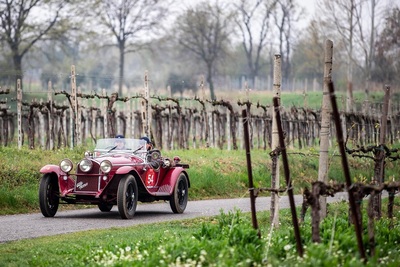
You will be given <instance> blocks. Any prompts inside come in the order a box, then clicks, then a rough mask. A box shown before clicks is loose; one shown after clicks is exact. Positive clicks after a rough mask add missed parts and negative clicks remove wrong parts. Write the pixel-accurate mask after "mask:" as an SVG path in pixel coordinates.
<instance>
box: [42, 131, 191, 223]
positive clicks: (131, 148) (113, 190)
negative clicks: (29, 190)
mask: <svg viewBox="0 0 400 267" xmlns="http://www.w3.org/2000/svg"><path fill="white" fill-rule="evenodd" d="M117 141H121V140H120V139H114V138H107V139H100V140H98V141H97V144H96V147H95V149H94V151H93V152H86V153H85V157H84V158H83V159H82V160H81V161H80V162H79V163H77V164H75V166H74V164H73V163H72V161H71V160H69V159H64V160H62V161H61V162H60V164H59V165H46V166H44V167H42V168H41V169H40V172H41V173H42V174H43V176H42V179H41V181H40V186H39V202H40V210H41V212H42V214H43V215H44V216H45V217H54V215H55V214H56V213H57V210H58V206H59V204H93V205H97V206H98V207H99V209H100V210H101V211H104V212H108V211H110V210H111V209H112V207H113V206H114V205H117V207H118V211H119V214H120V216H121V217H122V218H123V219H131V218H132V217H133V216H134V214H135V211H136V206H137V202H138V201H141V202H152V201H157V200H169V203H170V206H171V209H172V211H173V212H174V213H183V212H184V210H185V208H186V205H187V201H188V189H189V187H190V181H189V176H188V173H187V171H186V169H188V168H189V165H188V164H183V163H181V161H180V158H179V157H175V158H174V159H172V160H171V159H168V158H163V157H162V156H161V153H160V151H159V150H150V151H147V149H146V141H144V140H141V139H127V138H125V139H123V140H122V141H123V142H124V147H122V148H121V147H119V146H117V145H116V142H117Z"/></svg>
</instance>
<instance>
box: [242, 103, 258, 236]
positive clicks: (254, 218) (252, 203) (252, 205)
mask: <svg viewBox="0 0 400 267" xmlns="http://www.w3.org/2000/svg"><path fill="white" fill-rule="evenodd" d="M249 115H250V114H249V113H248V112H247V109H244V110H243V111H242V118H243V130H244V143H245V147H246V161H247V175H248V177H249V192H250V208H251V219H252V222H253V228H254V229H255V230H256V231H257V234H258V237H259V238H261V232H260V229H258V223H257V214H256V195H255V192H254V190H255V188H254V185H253V171H252V168H251V155H250V138H249Z"/></svg>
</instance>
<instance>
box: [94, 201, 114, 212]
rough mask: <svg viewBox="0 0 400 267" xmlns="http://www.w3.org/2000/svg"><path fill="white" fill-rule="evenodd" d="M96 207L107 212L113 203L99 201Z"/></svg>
mask: <svg viewBox="0 0 400 267" xmlns="http://www.w3.org/2000/svg"><path fill="white" fill-rule="evenodd" d="M97 207H99V210H100V211H102V212H109V211H111V209H112V208H113V204H107V203H99V204H98V205H97Z"/></svg>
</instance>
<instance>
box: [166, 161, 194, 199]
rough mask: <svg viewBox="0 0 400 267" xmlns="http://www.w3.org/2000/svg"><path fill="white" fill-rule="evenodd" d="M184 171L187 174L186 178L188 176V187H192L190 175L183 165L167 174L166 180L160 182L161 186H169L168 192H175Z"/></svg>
mask: <svg viewBox="0 0 400 267" xmlns="http://www.w3.org/2000/svg"><path fill="white" fill-rule="evenodd" d="M182 172H183V173H184V174H185V175H186V178H188V187H190V181H189V175H188V174H187V172H186V171H185V169H184V168H182V167H175V168H173V169H171V170H170V171H169V172H168V173H167V174H166V175H165V177H164V180H163V181H162V183H161V184H160V188H169V192H168V193H169V194H172V193H173V192H174V188H175V184H176V181H177V180H178V177H179V175H180V174H181V173H182Z"/></svg>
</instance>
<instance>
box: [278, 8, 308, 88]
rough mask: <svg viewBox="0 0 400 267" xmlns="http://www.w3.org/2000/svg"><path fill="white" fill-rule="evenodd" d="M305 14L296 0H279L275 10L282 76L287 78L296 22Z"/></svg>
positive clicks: (289, 72)
mask: <svg viewBox="0 0 400 267" xmlns="http://www.w3.org/2000/svg"><path fill="white" fill-rule="evenodd" d="M302 15H303V9H302V8H300V6H298V5H297V3H296V0H278V1H277V8H276V9H275V11H274V14H273V16H274V22H275V26H276V28H277V29H278V42H279V43H278V46H279V53H280V54H281V56H282V76H283V77H284V79H285V80H287V79H289V78H290V76H291V65H290V57H291V47H292V39H293V37H294V36H293V29H294V24H295V22H297V21H298V20H299V19H300V18H301V16H302Z"/></svg>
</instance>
